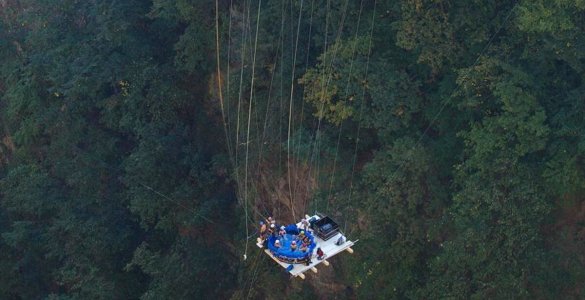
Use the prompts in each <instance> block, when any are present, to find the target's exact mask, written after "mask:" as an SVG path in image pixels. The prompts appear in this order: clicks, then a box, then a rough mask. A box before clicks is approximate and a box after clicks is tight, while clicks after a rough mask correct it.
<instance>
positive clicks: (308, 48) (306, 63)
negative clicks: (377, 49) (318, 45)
mask: <svg viewBox="0 0 585 300" xmlns="http://www.w3.org/2000/svg"><path fill="white" fill-rule="evenodd" d="M314 7H315V0H311V16H310V19H309V33H308V35H307V52H306V53H307V55H306V58H305V70H307V69H308V68H309V57H310V49H311V33H312V30H313V13H314ZM301 97H302V100H301V117H300V120H301V121H300V122H299V129H298V132H299V143H298V147H297V157H300V156H301V145H302V143H301V142H300V141H302V140H303V131H302V129H303V120H304V119H305V117H304V114H305V94H304V93H303V94H302V96H301ZM293 148H294V146H293ZM308 161H309V157H306V159H305V165H306V164H307V163H308ZM298 186H299V182H298V181H296V182H295V188H294V190H293V197H294V195H296V191H297V187H298ZM307 202H308V197H307V198H305V199H304V201H303V210H304V211H307Z"/></svg>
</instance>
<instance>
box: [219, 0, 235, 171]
mask: <svg viewBox="0 0 585 300" xmlns="http://www.w3.org/2000/svg"><path fill="white" fill-rule="evenodd" d="M230 26H231V11H230ZM219 49H220V48H219V1H218V0H215V56H216V64H217V89H218V92H219V104H220V107H221V119H222V121H223V130H224V133H225V140H226V144H227V150H228V156H229V158H230V161H231V162H232V164H234V158H233V157H232V149H231V145H230V144H231V143H230V138H229V134H228V127H227V124H226V117H225V110H224V104H223V88H222V81H221V63H220V59H219ZM228 52H229V50H228ZM228 68H229V58H228ZM228 72H229V71H228ZM228 78H229V73H228ZM228 95H229V94H228Z"/></svg>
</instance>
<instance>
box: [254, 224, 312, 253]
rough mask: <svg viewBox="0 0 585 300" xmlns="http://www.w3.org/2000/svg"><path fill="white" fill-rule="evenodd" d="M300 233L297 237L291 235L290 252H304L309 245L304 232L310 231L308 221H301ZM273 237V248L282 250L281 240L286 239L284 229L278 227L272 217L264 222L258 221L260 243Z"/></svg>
mask: <svg viewBox="0 0 585 300" xmlns="http://www.w3.org/2000/svg"><path fill="white" fill-rule="evenodd" d="M300 225H301V226H300V230H301V231H300V232H299V234H298V235H293V241H291V243H290V250H291V251H296V250H297V249H299V250H300V251H303V252H306V251H307V249H308V248H309V246H310V245H311V239H310V238H309V237H308V236H307V235H306V234H305V231H307V232H308V231H309V230H310V226H309V221H307V219H306V218H304V219H302V220H301V224H300ZM269 236H274V237H276V240H275V241H274V247H276V248H278V249H280V248H282V247H283V246H282V244H283V243H282V240H284V239H286V238H287V236H286V228H285V227H284V226H280V227H279V226H278V225H277V224H276V220H274V218H272V217H268V218H267V219H266V220H265V221H260V240H261V242H262V243H264V241H265V240H266V239H267V238H268V237H269Z"/></svg>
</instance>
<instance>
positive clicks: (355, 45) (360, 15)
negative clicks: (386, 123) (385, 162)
mask: <svg viewBox="0 0 585 300" xmlns="http://www.w3.org/2000/svg"><path fill="white" fill-rule="evenodd" d="M375 7H376V4H375V3H374V14H375V12H376V10H375ZM363 8H364V0H362V1H361V2H360V10H359V13H358V20H357V28H356V30H355V35H354V42H353V49H352V52H351V56H352V57H351V62H350V65H349V75H348V76H347V83H346V84H345V94H346V95H347V93H348V91H349V83H350V80H351V76H352V73H353V64H354V63H355V60H356V48H357V41H358V40H357V37H358V34H359V30H360V24H361V18H362V12H363ZM372 26H373V20H372ZM371 36H372V30H371V29H370V42H371ZM370 46H371V44H370ZM369 56H370V50H368V64H369ZM367 77H368V66H367V65H366V81H367ZM362 98H363V96H362ZM362 104H363V102H362ZM360 110H361V109H360ZM360 114H361V112H360ZM360 118H361V115H360ZM342 128H343V123H341V124H340V125H339V134H338V136H337V145H336V147H335V158H334V159H333V172H331V179H330V181H329V192H328V194H327V210H326V211H329V202H330V201H329V199H330V197H331V192H332V190H333V180H334V179H335V171H336V167H337V157H338V153H339V144H340V143H341V130H342ZM358 134H359V126H358ZM358 138H359V137H358ZM356 143H357V140H356ZM356 151H357V148H356ZM353 163H354V165H353V166H352V170H353V168H354V166H355V159H354V162H353ZM352 183H353V177H352ZM350 186H351V185H350ZM350 194H351V192H350Z"/></svg>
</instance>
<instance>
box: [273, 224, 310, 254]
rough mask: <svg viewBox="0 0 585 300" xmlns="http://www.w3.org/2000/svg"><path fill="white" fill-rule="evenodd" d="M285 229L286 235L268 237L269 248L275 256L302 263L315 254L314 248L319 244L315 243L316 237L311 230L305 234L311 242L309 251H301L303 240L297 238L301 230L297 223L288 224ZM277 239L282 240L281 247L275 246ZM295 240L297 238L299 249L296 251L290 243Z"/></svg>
mask: <svg viewBox="0 0 585 300" xmlns="http://www.w3.org/2000/svg"><path fill="white" fill-rule="evenodd" d="M284 230H285V231H286V234H285V235H284V236H282V237H279V236H278V235H276V236H275V235H273V236H270V237H269V238H268V249H270V252H272V254H273V255H274V257H276V258H277V259H279V260H281V261H284V262H289V263H290V262H293V263H294V262H298V263H302V262H305V261H307V260H309V259H310V258H311V256H312V254H313V250H315V247H316V246H317V245H316V244H315V237H314V236H313V235H312V234H311V233H310V232H308V231H306V232H305V235H306V236H307V237H309V240H310V241H311V243H310V244H309V246H308V247H307V251H301V244H302V242H301V241H300V240H299V239H298V238H297V236H298V234H299V233H300V230H299V229H298V228H297V225H295V224H291V225H288V226H286V227H285V229H284ZM277 239H278V240H279V241H280V245H281V247H280V248H276V247H275V246H274V243H275V242H276V240H277ZM293 240H296V242H297V249H296V250H294V251H293V250H291V248H290V245H291V243H292V241H293Z"/></svg>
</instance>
